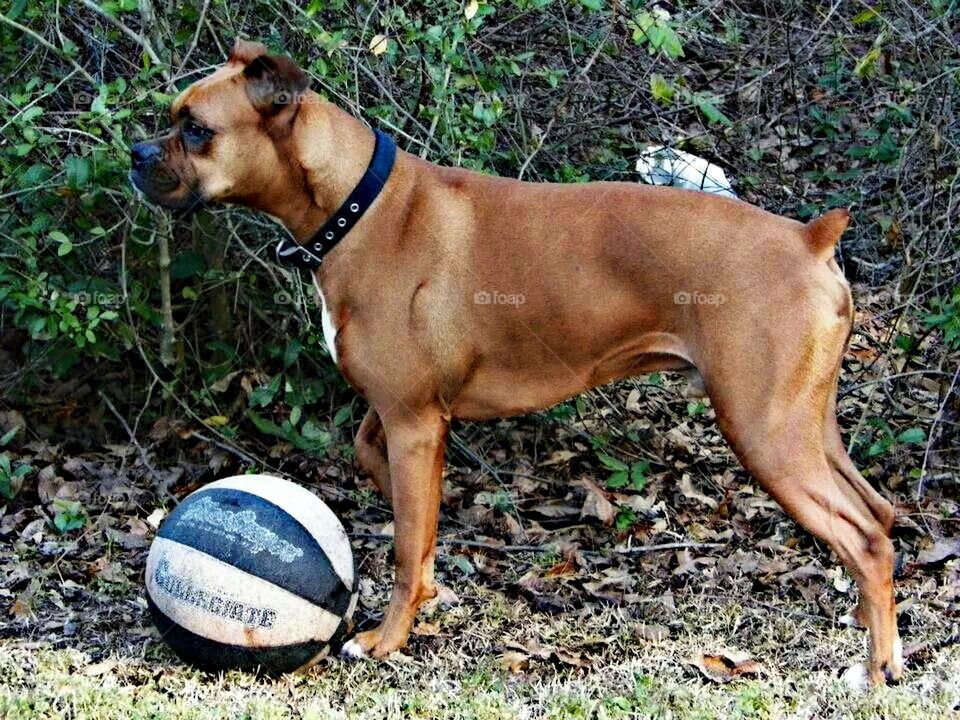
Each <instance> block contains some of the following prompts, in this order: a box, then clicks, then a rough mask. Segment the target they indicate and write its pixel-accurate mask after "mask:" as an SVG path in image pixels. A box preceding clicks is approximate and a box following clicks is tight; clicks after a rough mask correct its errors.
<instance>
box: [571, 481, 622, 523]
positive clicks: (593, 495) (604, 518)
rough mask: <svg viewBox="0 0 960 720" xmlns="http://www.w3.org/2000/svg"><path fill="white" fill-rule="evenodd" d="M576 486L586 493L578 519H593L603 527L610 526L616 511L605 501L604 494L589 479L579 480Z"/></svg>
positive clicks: (611, 504)
mask: <svg viewBox="0 0 960 720" xmlns="http://www.w3.org/2000/svg"><path fill="white" fill-rule="evenodd" d="M578 484H579V485H580V486H581V487H583V488H584V489H585V490H586V491H587V496H586V498H584V500H583V507H582V508H580V517H595V518H597V519H598V520H599V521H600V522H602V523H603V524H604V525H612V524H613V518H614V515H616V511H615V510H614V508H613V503H612V502H610V501H609V500H607V495H606V493H604V491H603V490H601V489H600V486H599V485H597V484H596V483H595V482H593V480H590V479H589V478H583V479H581V480H580V482H579V483H578Z"/></svg>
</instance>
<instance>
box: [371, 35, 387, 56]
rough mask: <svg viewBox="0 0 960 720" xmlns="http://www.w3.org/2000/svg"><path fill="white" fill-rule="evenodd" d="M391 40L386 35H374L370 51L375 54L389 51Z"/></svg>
mask: <svg viewBox="0 0 960 720" xmlns="http://www.w3.org/2000/svg"><path fill="white" fill-rule="evenodd" d="M389 43H390V40H389V39H388V38H387V36H386V35H374V36H373V37H372V38H371V39H370V52H372V53H373V54H374V55H383V54H384V53H385V52H386V51H387V47H388V45H389Z"/></svg>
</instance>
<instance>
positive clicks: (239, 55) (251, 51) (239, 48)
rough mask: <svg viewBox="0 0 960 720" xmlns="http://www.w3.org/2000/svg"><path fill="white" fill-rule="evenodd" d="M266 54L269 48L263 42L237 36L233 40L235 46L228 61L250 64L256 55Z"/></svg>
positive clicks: (231, 49)
mask: <svg viewBox="0 0 960 720" xmlns="http://www.w3.org/2000/svg"><path fill="white" fill-rule="evenodd" d="M266 54H267V48H266V46H265V45H263V43H258V42H250V41H249V40H243V39H242V38H237V39H236V40H234V41H233V47H232V48H230V57H228V58H227V63H228V64H230V63H236V64H238V65H248V64H250V62H251V61H252V60H253V59H254V58H255V57H259V56H260V55H266Z"/></svg>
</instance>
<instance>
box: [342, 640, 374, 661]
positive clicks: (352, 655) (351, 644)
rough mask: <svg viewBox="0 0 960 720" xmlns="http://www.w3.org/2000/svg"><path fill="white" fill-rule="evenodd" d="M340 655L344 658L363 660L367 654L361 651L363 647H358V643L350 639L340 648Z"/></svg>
mask: <svg viewBox="0 0 960 720" xmlns="http://www.w3.org/2000/svg"><path fill="white" fill-rule="evenodd" d="M340 657H342V658H346V659H347V660H363V659H365V658H366V657H367V654H366V653H365V652H364V651H363V648H362V647H360V643H358V642H357V641H356V640H353V639H350V640H347V642H345V643H344V644H343V647H342V648H340Z"/></svg>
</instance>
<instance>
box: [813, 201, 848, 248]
mask: <svg viewBox="0 0 960 720" xmlns="http://www.w3.org/2000/svg"><path fill="white" fill-rule="evenodd" d="M849 223H850V211H849V210H847V209H845V208H837V209H835V210H830V211H829V212H827V213H824V214H823V215H821V216H820V217H818V218H817V219H816V220H811V221H810V222H808V223H807V224H806V225H805V226H804V228H803V232H804V235H805V236H806V241H807V246H808V247H809V248H810V250H811V251H813V254H814V255H816V256H817V258H819V259H820V260H829V259H830V258H832V257H833V250H834V248H835V247H836V246H837V242H839V240H840V236H841V235H843V231H844V230H846V229H847V225H848V224H849Z"/></svg>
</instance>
